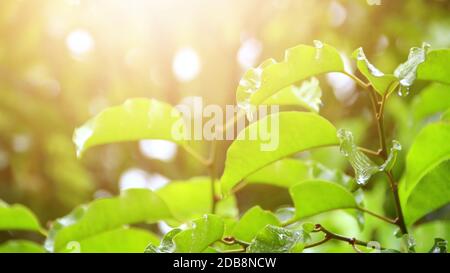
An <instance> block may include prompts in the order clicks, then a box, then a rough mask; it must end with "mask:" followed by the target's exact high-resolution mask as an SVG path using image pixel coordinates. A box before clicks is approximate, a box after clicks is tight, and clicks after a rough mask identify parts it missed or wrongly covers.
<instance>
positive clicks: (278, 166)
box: [245, 158, 313, 188]
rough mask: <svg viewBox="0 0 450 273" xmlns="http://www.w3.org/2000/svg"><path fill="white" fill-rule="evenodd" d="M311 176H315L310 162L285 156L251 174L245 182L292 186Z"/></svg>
mask: <svg viewBox="0 0 450 273" xmlns="http://www.w3.org/2000/svg"><path fill="white" fill-rule="evenodd" d="M311 178H313V177H312V175H311V168H310V166H309V164H308V163H306V162H304V161H300V160H297V159H291V158H285V159H282V160H279V161H276V162H274V163H272V164H270V165H268V166H266V167H264V168H262V169H261V170H259V171H257V172H255V173H253V174H251V175H249V176H248V177H247V178H246V179H245V182H246V183H248V184H269V185H274V186H279V187H283V188H290V187H291V186H293V185H294V184H297V183H299V182H301V181H303V180H307V179H311Z"/></svg>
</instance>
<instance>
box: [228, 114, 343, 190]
mask: <svg viewBox="0 0 450 273" xmlns="http://www.w3.org/2000/svg"><path fill="white" fill-rule="evenodd" d="M268 123H269V125H268ZM272 127H273V128H272ZM262 128H263V129H267V131H268V135H266V136H269V137H268V138H266V139H264V138H265V136H264V138H263V137H261V136H257V137H256V139H252V138H251V137H248V136H251V133H252V132H259V131H260V130H262ZM336 144H337V138H336V129H335V128H334V126H333V125H332V124H331V123H330V122H329V121H327V120H326V119H324V118H322V117H320V116H318V115H316V114H313V113H300V112H282V113H277V114H272V115H269V116H266V117H265V118H263V119H261V120H259V121H257V122H255V123H252V124H251V125H249V126H248V127H247V128H245V130H243V131H241V132H240V133H239V135H238V138H237V139H236V140H235V141H234V142H233V143H232V144H231V146H230V147H229V148H228V151H227V158H226V161H225V170H224V173H223V176H222V178H221V183H222V184H221V186H222V191H223V192H224V193H228V192H229V191H230V190H231V189H232V188H233V187H234V186H235V185H236V184H238V183H239V182H240V181H241V180H242V179H244V178H246V177H247V176H249V175H250V174H252V173H254V172H256V171H258V170H260V169H261V168H263V167H265V166H267V165H269V164H270V163H273V162H275V161H277V160H279V159H282V158H284V157H287V156H289V155H292V154H295V153H297V152H301V151H305V150H308V149H313V148H319V147H324V146H330V145H336Z"/></svg>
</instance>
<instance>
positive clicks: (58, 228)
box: [45, 189, 172, 252]
mask: <svg viewBox="0 0 450 273" xmlns="http://www.w3.org/2000/svg"><path fill="white" fill-rule="evenodd" d="M170 218H172V214H171V213H170V211H169V208H168V207H167V206H166V204H165V203H164V201H163V200H161V198H159V197H158V196H157V195H156V193H154V192H152V191H150V190H146V189H129V190H126V191H123V192H122V193H121V195H120V196H118V197H114V198H104V199H98V200H95V201H93V202H91V203H90V204H88V205H81V206H79V207H77V208H75V209H74V210H73V211H72V212H71V213H70V214H69V215H67V216H65V217H63V218H60V219H57V220H56V221H55V222H54V223H53V226H52V228H51V230H50V232H49V236H48V238H47V240H46V242H45V247H46V249H47V250H48V251H50V252H53V251H55V252H57V251H60V250H62V249H64V248H65V247H66V245H67V243H69V242H72V241H75V242H76V241H81V240H84V239H87V238H89V237H92V236H95V235H99V234H101V233H103V232H106V231H110V230H114V229H117V228H119V227H122V226H123V225H127V224H134V223H139V222H155V221H158V220H165V219H170Z"/></svg>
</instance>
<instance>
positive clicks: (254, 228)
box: [231, 206, 280, 242]
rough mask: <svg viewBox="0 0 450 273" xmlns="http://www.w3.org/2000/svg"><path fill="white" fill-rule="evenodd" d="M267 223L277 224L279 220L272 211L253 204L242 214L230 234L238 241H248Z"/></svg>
mask: <svg viewBox="0 0 450 273" xmlns="http://www.w3.org/2000/svg"><path fill="white" fill-rule="evenodd" d="M267 225H273V226H279V225H280V221H279V220H278V218H277V217H276V216H275V215H274V214H273V213H272V212H270V211H266V210H263V209H261V207H259V206H255V207H253V208H251V209H249V210H248V211H247V212H246V213H245V214H244V215H243V216H242V218H241V219H240V220H239V222H238V223H237V224H236V226H235V227H234V230H233V232H232V233H231V235H232V236H233V237H234V238H236V239H238V240H240V241H243V242H250V241H251V240H252V239H253V238H254V237H255V236H256V234H257V233H258V232H259V231H260V230H262V229H263V228H264V227H265V226H267Z"/></svg>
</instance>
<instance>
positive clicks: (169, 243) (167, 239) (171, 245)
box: [144, 228, 182, 253]
mask: <svg viewBox="0 0 450 273" xmlns="http://www.w3.org/2000/svg"><path fill="white" fill-rule="evenodd" d="M181 231H182V230H181V229H179V228H174V229H172V230H171V231H169V232H167V233H166V235H164V238H163V239H162V240H161V243H160V244H159V246H155V244H154V243H150V244H149V245H148V246H147V247H146V249H145V251H144V252H145V253H173V252H175V250H176V245H175V242H174V241H173V237H175V235H177V234H178V233H180V232H181Z"/></svg>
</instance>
